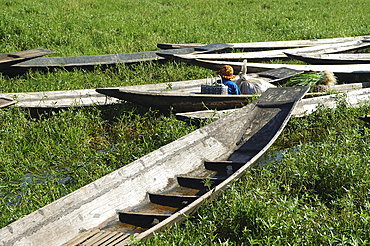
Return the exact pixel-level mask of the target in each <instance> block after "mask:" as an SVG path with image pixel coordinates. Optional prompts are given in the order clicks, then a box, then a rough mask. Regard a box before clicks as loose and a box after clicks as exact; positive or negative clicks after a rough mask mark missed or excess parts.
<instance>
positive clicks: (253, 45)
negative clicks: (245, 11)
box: [157, 36, 370, 50]
mask: <svg viewBox="0 0 370 246" xmlns="http://www.w3.org/2000/svg"><path fill="white" fill-rule="evenodd" d="M363 39H370V36H356V37H344V38H328V39H308V40H289V41H270V42H249V43H229V44H230V45H232V48H234V49H252V50H253V49H287V48H298V47H309V46H315V45H322V44H333V43H342V42H348V41H358V40H363ZM200 45H202V44H157V47H158V48H160V49H180V48H190V47H196V46H200Z"/></svg>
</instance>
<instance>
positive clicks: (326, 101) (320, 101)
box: [176, 82, 370, 121]
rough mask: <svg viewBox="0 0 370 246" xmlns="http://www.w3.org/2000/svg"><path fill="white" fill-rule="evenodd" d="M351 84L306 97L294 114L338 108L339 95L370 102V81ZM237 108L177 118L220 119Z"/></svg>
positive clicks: (353, 101) (351, 100) (358, 102)
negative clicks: (326, 93)
mask: <svg viewBox="0 0 370 246" xmlns="http://www.w3.org/2000/svg"><path fill="white" fill-rule="evenodd" d="M350 86H351V85H350V84H348V85H337V89H336V91H337V92H339V93H337V94H330V95H325V96H318V97H311V98H304V99H302V100H300V101H299V102H298V103H297V106H296V107H295V108H294V110H293V112H292V115H294V116H297V117H303V116H307V115H309V114H311V113H313V112H315V111H316V109H317V108H318V107H319V106H324V107H328V108H336V107H337V105H338V97H340V98H343V99H344V100H345V102H346V103H347V104H348V105H349V106H350V107H358V106H359V105H361V104H363V103H365V102H370V88H369V87H370V82H364V83H358V84H354V86H353V87H352V88H351V87H350ZM341 87H342V88H341ZM235 110H236V109H227V110H217V111H215V110H201V111H194V112H184V113H177V114H176V118H177V119H179V120H183V121H200V120H206V119H219V118H222V117H225V116H226V115H228V114H230V113H232V112H233V111H235ZM369 119H370V118H369Z"/></svg>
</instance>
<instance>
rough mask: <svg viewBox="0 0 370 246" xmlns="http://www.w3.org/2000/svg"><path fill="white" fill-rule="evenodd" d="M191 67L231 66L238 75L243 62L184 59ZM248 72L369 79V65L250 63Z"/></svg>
mask: <svg viewBox="0 0 370 246" xmlns="http://www.w3.org/2000/svg"><path fill="white" fill-rule="evenodd" d="M183 61H185V62H188V63H190V64H192V65H196V66H200V67H204V68H208V69H211V70H214V71H217V70H219V69H220V68H221V67H222V66H224V65H231V66H232V67H233V68H234V72H235V73H238V72H240V71H241V69H242V67H243V62H231V61H213V60H201V59H188V60H186V59H184V60H183ZM247 66H248V71H249V72H252V73H258V72H261V71H268V70H271V69H277V68H289V69H295V70H299V71H306V72H310V71H316V72H321V71H324V70H327V71H331V72H333V73H334V74H335V76H336V77H337V78H338V82H341V83H352V82H360V81H367V80H369V78H370V64H340V65H296V64H269V63H252V62H248V64H247Z"/></svg>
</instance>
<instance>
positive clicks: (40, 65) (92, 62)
mask: <svg viewBox="0 0 370 246" xmlns="http://www.w3.org/2000/svg"><path fill="white" fill-rule="evenodd" d="M230 47H231V46H230V45H228V44H222V43H213V44H208V45H203V46H199V47H192V48H183V49H173V50H164V51H162V52H163V54H168V55H170V54H172V55H173V54H188V53H192V52H197V53H202V52H214V51H220V50H223V49H227V48H230ZM162 59H163V58H162V57H161V56H158V55H157V51H148V52H135V53H125V54H109V55H91V56H67V57H42V58H36V59H33V60H29V61H24V62H20V63H17V64H14V65H13V66H11V67H10V68H7V69H6V70H3V71H2V72H3V73H5V74H17V73H23V72H25V71H27V70H28V69H38V70H46V69H54V68H64V69H67V70H71V69H73V68H84V69H92V68H94V67H95V66H111V65H116V64H132V63H138V62H148V61H158V60H162Z"/></svg>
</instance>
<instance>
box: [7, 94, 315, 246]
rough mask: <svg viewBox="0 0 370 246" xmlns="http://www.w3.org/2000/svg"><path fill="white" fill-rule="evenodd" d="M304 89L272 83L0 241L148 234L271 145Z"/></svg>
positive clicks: (71, 241) (110, 241) (89, 241)
mask: <svg viewBox="0 0 370 246" xmlns="http://www.w3.org/2000/svg"><path fill="white" fill-rule="evenodd" d="M307 90H308V87H291V88H273V89H268V90H267V91H266V92H265V93H264V94H263V95H262V96H261V97H260V98H259V99H257V100H255V101H253V102H252V103H251V104H249V105H247V106H245V107H243V108H241V109H240V110H237V111H235V112H234V113H232V114H230V115H229V116H227V117H224V118H223V119H220V120H218V121H216V122H213V123H211V124H209V125H207V126H205V127H202V128H200V129H198V130H196V131H194V132H192V133H190V134H188V135H186V136H184V137H182V138H180V139H178V140H176V141H174V142H172V143H170V144H168V145H166V146H163V147H161V148H159V149H158V150H156V151H154V152H152V153H150V154H148V155H145V156H143V157H142V158H140V159H138V160H136V161H134V162H132V163H130V164H128V165H126V166H124V167H122V168H120V169H118V170H116V171H114V172H112V173H110V174H108V175H106V176H104V177H102V178H100V179H98V180H96V181H95V182H93V183H91V184H89V185H87V186H84V187H82V188H81V189H79V190H77V191H75V192H73V193H71V194H68V195H66V196H64V197H62V198H60V199H58V200H56V201H55V202H53V203H51V204H49V205H47V206H45V207H43V208H40V209H39V210H37V211H35V212H33V213H31V214H29V215H27V216H25V217H24V218H21V219H20V220H18V221H15V222H13V223H11V224H10V225H8V226H6V227H4V228H2V229H0V242H1V244H2V245H7V246H8V245H9V246H10V245H18V246H19V245H38V246H49V245H55V246H58V245H69V246H74V245H76V246H77V245H107V246H109V245H126V244H128V243H129V242H130V236H136V237H135V239H138V240H140V239H145V238H148V237H150V236H151V235H153V233H154V232H158V231H160V230H162V229H164V228H165V227H167V226H169V225H171V224H174V223H180V222H181V221H183V220H185V219H186V216H187V215H189V214H190V213H192V212H194V211H195V210H196V209H197V208H199V206H200V205H202V203H204V201H205V200H206V199H210V198H212V197H214V196H216V195H218V194H219V193H220V192H221V191H223V190H225V189H226V187H227V186H228V185H229V184H230V183H231V182H233V181H234V180H236V179H238V178H239V177H241V176H242V175H243V173H244V172H245V170H247V168H249V167H250V166H251V165H252V164H254V163H255V162H256V161H257V160H258V159H259V158H260V157H261V156H262V155H263V154H264V153H265V152H266V151H267V150H268V149H269V147H270V146H271V145H272V143H273V142H274V141H275V140H276V139H277V137H278V136H279V134H280V133H281V132H282V130H283V129H284V127H285V125H286V123H287V122H288V120H289V117H290V115H291V112H292V110H293V109H294V107H295V105H296V103H297V101H299V100H300V99H301V98H302V96H303V95H304V94H305V93H306V91H307ZM205 180H208V181H210V182H209V183H210V185H209V186H205V185H204V183H203V182H204V181H205Z"/></svg>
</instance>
